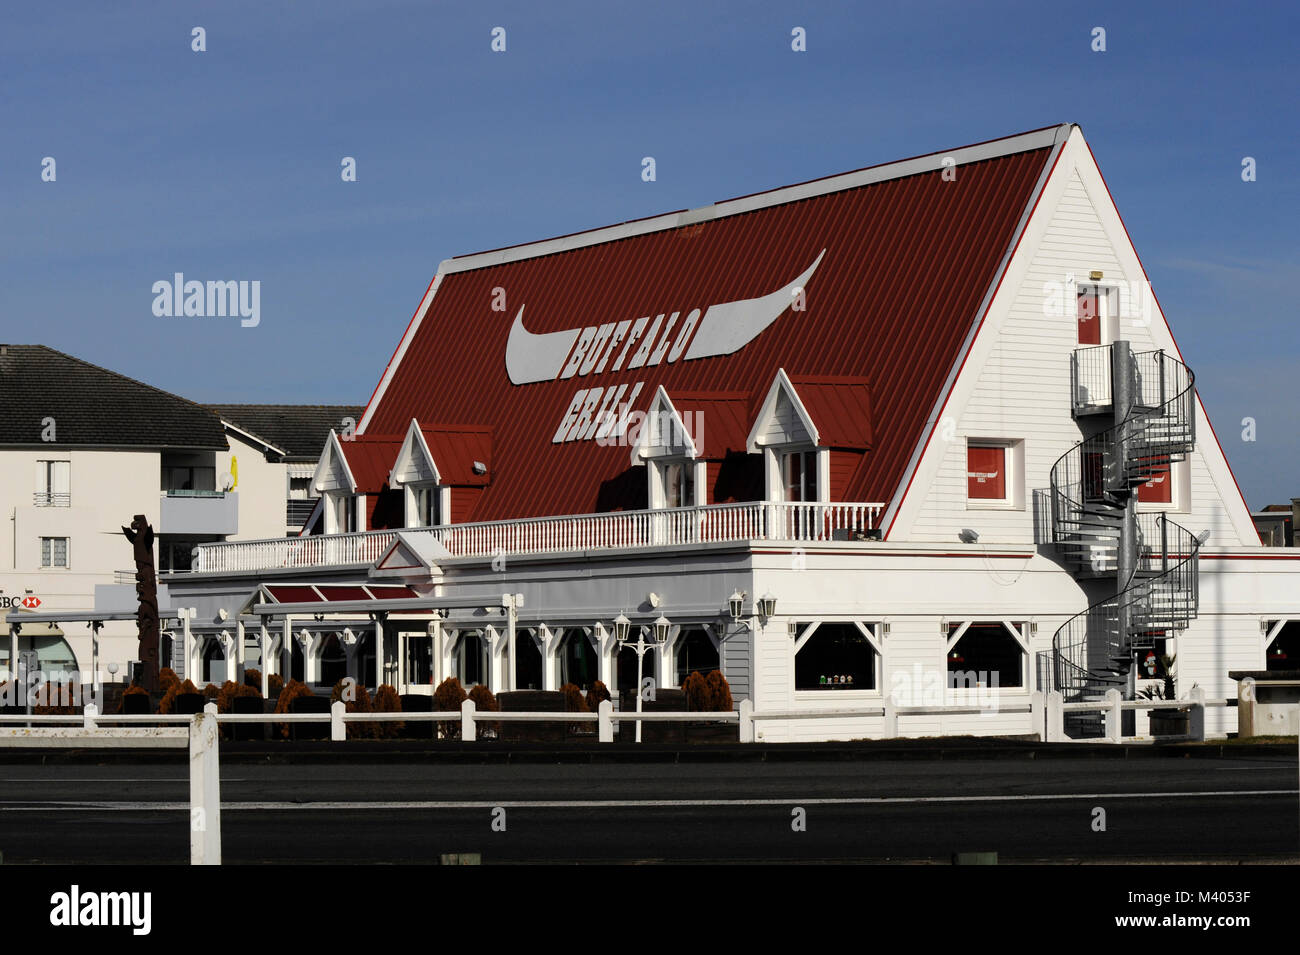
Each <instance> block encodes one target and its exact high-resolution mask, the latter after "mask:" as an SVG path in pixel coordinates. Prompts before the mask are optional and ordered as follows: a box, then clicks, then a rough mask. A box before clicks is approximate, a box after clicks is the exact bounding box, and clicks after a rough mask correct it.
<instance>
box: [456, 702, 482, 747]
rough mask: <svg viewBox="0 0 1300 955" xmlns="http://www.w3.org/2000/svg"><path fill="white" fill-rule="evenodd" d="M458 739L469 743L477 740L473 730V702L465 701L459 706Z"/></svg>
mask: <svg viewBox="0 0 1300 955" xmlns="http://www.w3.org/2000/svg"><path fill="white" fill-rule="evenodd" d="M460 738H461V739H462V740H466V741H467V742H471V743H472V742H474V740H476V739H478V731H477V730H475V729H474V701H473V700H466V701H465V702H464V703H462V704H461V705H460Z"/></svg>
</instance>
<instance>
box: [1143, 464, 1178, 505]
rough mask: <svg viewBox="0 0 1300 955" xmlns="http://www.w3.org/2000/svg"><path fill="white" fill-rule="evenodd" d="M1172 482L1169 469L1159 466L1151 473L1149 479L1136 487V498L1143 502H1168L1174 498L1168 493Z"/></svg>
mask: <svg viewBox="0 0 1300 955" xmlns="http://www.w3.org/2000/svg"><path fill="white" fill-rule="evenodd" d="M1172 484H1173V481H1172V480H1171V478H1170V476H1169V469H1168V468H1161V469H1160V470H1159V471H1156V472H1155V473H1154V474H1152V475H1151V480H1149V481H1147V482H1146V483H1145V484H1143V485H1142V486H1141V487H1139V488H1138V500H1139V501H1141V502H1142V503H1143V504H1170V503H1172V502H1173V499H1174V497H1173V494H1171V493H1170V491H1171V486H1172Z"/></svg>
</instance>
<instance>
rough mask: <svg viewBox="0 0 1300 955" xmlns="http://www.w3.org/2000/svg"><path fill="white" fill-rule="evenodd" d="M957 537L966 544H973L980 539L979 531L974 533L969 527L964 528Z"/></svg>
mask: <svg viewBox="0 0 1300 955" xmlns="http://www.w3.org/2000/svg"><path fill="white" fill-rule="evenodd" d="M957 536H958V537H959V538H960V539H961V541H962V543H964V544H973V543H975V542H976V541H977V540H979V539H980V535H979V531H973V530H971V529H970V528H969V527H963V528H962V529H961V533H960V534H958V535H957Z"/></svg>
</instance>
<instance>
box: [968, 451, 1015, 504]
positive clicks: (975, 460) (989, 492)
mask: <svg viewBox="0 0 1300 955" xmlns="http://www.w3.org/2000/svg"><path fill="white" fill-rule="evenodd" d="M1006 456H1007V449H1006V448H980V447H968V448H967V449H966V496H967V497H969V498H971V499H972V500H986V501H987V500H991V501H1001V500H1005V499H1006V496H1007V469H1006Z"/></svg>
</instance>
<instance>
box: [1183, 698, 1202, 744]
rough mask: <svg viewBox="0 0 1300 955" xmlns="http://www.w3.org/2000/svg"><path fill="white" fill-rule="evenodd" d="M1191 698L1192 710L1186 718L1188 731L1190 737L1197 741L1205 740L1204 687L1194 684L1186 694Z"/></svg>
mask: <svg viewBox="0 0 1300 955" xmlns="http://www.w3.org/2000/svg"><path fill="white" fill-rule="evenodd" d="M1188 696H1190V697H1191V700H1192V711H1191V713H1190V714H1188V715H1189V716H1190V719H1189V720H1188V727H1187V728H1188V731H1189V732H1190V733H1191V736H1192V739H1194V740H1196V741H1197V742H1200V743H1203V742H1205V689H1204V687H1199V686H1194V687H1192V692H1191V693H1189V694H1188Z"/></svg>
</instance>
